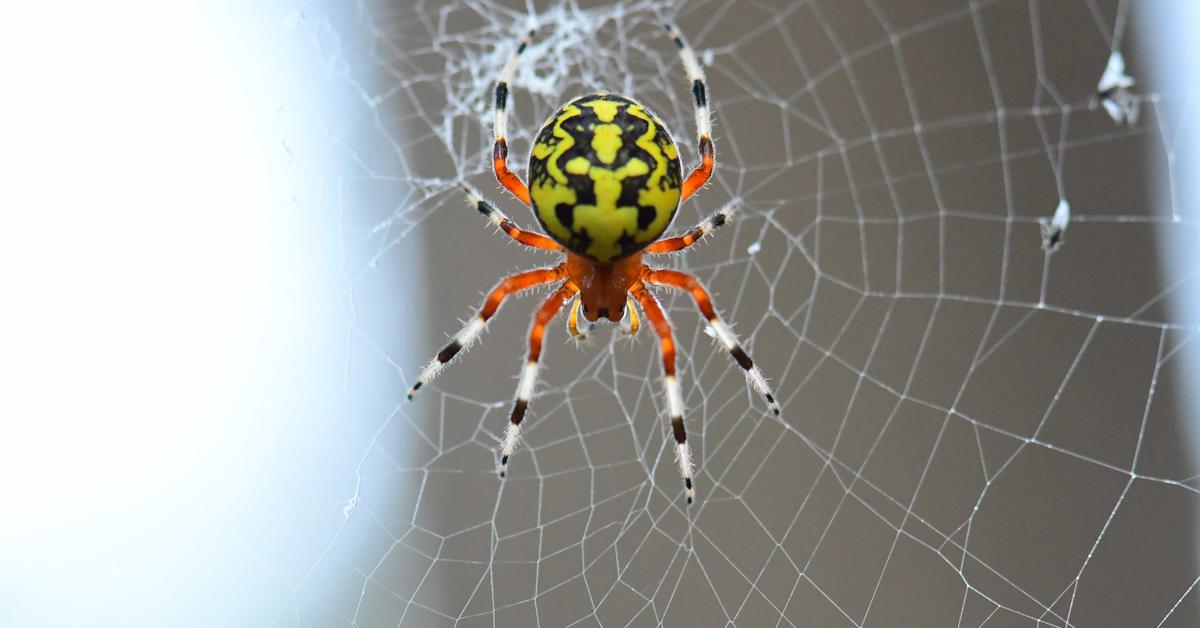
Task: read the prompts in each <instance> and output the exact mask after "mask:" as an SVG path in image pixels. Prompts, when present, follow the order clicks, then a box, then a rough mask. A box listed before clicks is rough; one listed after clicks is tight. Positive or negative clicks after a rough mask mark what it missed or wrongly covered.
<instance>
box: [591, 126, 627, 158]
mask: <svg viewBox="0 0 1200 628" xmlns="http://www.w3.org/2000/svg"><path fill="white" fill-rule="evenodd" d="M622 143H623V142H622V140H621V127H619V126H617V125H615V124H598V125H596V129H595V131H593V132H592V150H594V151H596V158H597V159H599V160H600V161H601V163H606V164H611V163H612V162H614V161H616V160H617V152H618V151H620V150H621V144H622Z"/></svg>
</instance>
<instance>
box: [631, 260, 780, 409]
mask: <svg viewBox="0 0 1200 628" xmlns="http://www.w3.org/2000/svg"><path fill="white" fill-rule="evenodd" d="M642 278H643V279H644V280H645V281H646V282H647V283H651V284H656V285H660V286H670V287H672V288H678V289H680V290H685V291H687V292H688V293H690V294H691V295H692V299H693V300H695V301H696V307H698V308H700V313H701V314H703V315H704V317H705V318H707V319H708V324H709V325H711V326H712V328H713V331H714V332H716V334H717V338H718V339H720V341H721V344H723V345H725V349H726V350H728V351H729V353H730V354H731V355H733V359H734V360H736V361H737V363H738V366H740V367H742V369H743V370H745V371H746V380H747V381H748V382H749V383H750V386H752V387H753V388H754V390H756V391H758V393H759V394H761V395H762V396H763V397H765V398H766V400H767V404H768V405H769V406H770V407H771V412H772V413H773V414H774V415H775V416H779V403H778V402H776V401H775V395H773V394H772V393H771V387H770V386H768V385H767V378H765V377H763V374H762V371H759V370H758V367H757V366H754V360H751V359H750V356H749V355H747V354H746V351H745V350H744V349H742V345H741V344H739V343H738V339H737V336H734V335H733V332H732V331H731V330H730V329H729V326H728V325H726V324H725V323H723V322H721V319H720V318H718V317H717V311H716V309H714V308H713V303H712V297H710V296H709V295H708V291H706V290H705V289H704V286H702V285H700V281H699V280H697V279H696V278H695V277H693V276H691V275H689V274H687V273H681V272H679V271H677V270H652V269H650V268H646V270H645V272H644V274H643V275H642Z"/></svg>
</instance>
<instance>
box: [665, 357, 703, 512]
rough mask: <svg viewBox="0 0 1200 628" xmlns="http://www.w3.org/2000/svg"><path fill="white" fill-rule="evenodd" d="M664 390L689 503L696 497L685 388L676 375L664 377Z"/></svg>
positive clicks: (677, 464) (676, 457)
mask: <svg viewBox="0 0 1200 628" xmlns="http://www.w3.org/2000/svg"><path fill="white" fill-rule="evenodd" d="M663 390H664V391H665V392H666V395H667V413H668V414H669V415H670V416H671V430H672V432H674V434H675V465H676V466H677V467H679V476H680V477H682V478H683V489H684V491H685V492H686V494H687V503H689V504H690V503H692V501H693V500H694V499H695V497H696V494H695V490H694V489H693V488H692V450H691V449H690V448H689V447H688V444H687V429H686V428H685V427H684V425H683V390H682V389H680V387H679V380H677V379H675V376H674V375H668V376H666V377H665V378H663Z"/></svg>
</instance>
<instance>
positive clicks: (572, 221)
mask: <svg viewBox="0 0 1200 628" xmlns="http://www.w3.org/2000/svg"><path fill="white" fill-rule="evenodd" d="M529 178H530V181H529V196H530V200H531V204H532V205H533V210H534V214H535V215H536V216H537V217H538V221H539V222H541V224H542V226H543V227H544V228H545V229H546V231H547V232H548V233H549V234H550V236H551V237H553V238H554V239H555V240H557V241H558V242H559V243H560V244H562V245H563V246H564V247H566V248H567V249H568V250H570V251H571V252H573V253H577V254H579V255H583V256H585V257H588V258H590V259H593V260H595V261H598V262H604V263H608V262H612V261H615V260H618V259H621V258H624V257H628V256H630V255H632V254H634V253H636V252H638V251H640V250H642V249H644V248H646V246H648V245H649V244H650V243H652V242H654V241H655V240H657V239H658V238H659V236H661V235H662V234H663V232H664V231H666V229H667V227H668V226H669V225H670V224H671V220H672V219H673V218H674V217H675V211H676V209H677V208H678V207H679V201H680V198H681V194H682V179H683V178H682V174H681V168H680V163H679V150H678V148H677V147H676V146H675V141H674V140H673V139H672V138H671V135H670V133H668V132H667V129H666V126H665V125H664V124H663V123H662V121H661V120H659V119H658V118H657V117H656V116H655V115H654V114H653V113H651V112H650V111H649V110H647V109H646V108H645V107H643V106H642V105H640V104H638V103H637V102H635V101H633V100H631V99H629V98H626V97H624V96H618V95H615V94H589V95H587V96H582V97H580V98H576V99H574V100H572V101H571V102H570V103H568V104H566V105H564V106H563V108H562V109H559V110H558V112H556V113H555V114H554V115H553V116H551V117H550V119H549V120H548V121H547V122H546V125H545V126H543V127H542V130H541V132H540V133H539V134H538V137H537V139H536V140H535V141H534V144H533V151H532V153H531V155H530V158H529Z"/></svg>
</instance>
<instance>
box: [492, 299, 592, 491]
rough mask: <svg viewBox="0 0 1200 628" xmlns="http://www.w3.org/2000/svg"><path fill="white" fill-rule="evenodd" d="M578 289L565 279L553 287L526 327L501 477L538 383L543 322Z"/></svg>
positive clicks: (504, 446) (502, 443) (503, 446)
mask: <svg viewBox="0 0 1200 628" xmlns="http://www.w3.org/2000/svg"><path fill="white" fill-rule="evenodd" d="M577 291H578V288H576V287H575V285H574V284H572V283H571V282H569V281H568V282H567V283H565V284H563V286H562V287H560V288H559V289H558V290H555V291H554V293H553V294H551V295H550V298H548V299H546V300H545V301H544V302H543V303H542V306H541V307H540V308H538V311H537V313H535V314H534V315H533V327H532V328H531V329H530V330H529V356H528V357H527V358H526V359H525V368H523V369H522V370H521V380H520V382H519V383H518V384H517V395H516V399H515V400H514V401H513V409H512V415H511V416H510V417H509V421H508V427H507V428H505V429H504V440H503V441H502V442H501V444H500V477H504V475H505V474H506V473H507V472H508V457H509V456H511V455H512V453H513V450H514V449H516V448H517V443H518V442H519V441H520V440H521V421H522V420H524V419H525V410H527V409H528V408H529V400H530V399H532V398H533V388H534V385H535V384H536V383H537V372H538V360H539V359H540V358H541V356H542V339H543V338H544V337H545V335H546V325H548V324H549V323H550V321H551V320H552V319H553V318H554V316H555V315H556V314H558V311H559V310H561V309H562V306H563V304H564V303H566V302H567V299H570V298H571V297H572V296H574V295H575V293H576V292H577Z"/></svg>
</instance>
